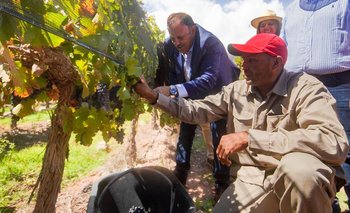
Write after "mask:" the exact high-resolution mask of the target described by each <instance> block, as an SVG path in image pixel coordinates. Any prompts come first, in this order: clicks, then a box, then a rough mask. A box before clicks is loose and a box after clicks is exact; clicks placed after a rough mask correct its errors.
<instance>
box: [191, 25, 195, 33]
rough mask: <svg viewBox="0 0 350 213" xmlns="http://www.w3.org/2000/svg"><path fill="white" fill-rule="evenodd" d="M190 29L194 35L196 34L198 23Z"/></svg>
mask: <svg viewBox="0 0 350 213" xmlns="http://www.w3.org/2000/svg"><path fill="white" fill-rule="evenodd" d="M190 30H191V34H192V35H194V34H196V25H193V26H191V27H190Z"/></svg>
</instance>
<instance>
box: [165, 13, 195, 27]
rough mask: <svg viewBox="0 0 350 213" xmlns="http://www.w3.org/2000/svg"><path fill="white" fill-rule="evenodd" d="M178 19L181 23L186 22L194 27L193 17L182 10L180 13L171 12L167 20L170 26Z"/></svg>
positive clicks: (185, 23)
mask: <svg viewBox="0 0 350 213" xmlns="http://www.w3.org/2000/svg"><path fill="white" fill-rule="evenodd" d="M176 21H180V23H181V24H184V25H186V26H189V27H192V26H193V25H194V22H193V19H192V17H191V16H190V15H188V14H186V13H181V12H180V13H173V14H170V16H169V17H168V20H167V25H168V27H170V26H171V25H172V24H174V23H175V22H176Z"/></svg>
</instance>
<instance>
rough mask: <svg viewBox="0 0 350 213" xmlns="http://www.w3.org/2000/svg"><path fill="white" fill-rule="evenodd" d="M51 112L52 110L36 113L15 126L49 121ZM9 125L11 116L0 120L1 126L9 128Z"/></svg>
mask: <svg viewBox="0 0 350 213" xmlns="http://www.w3.org/2000/svg"><path fill="white" fill-rule="evenodd" d="M51 112H52V110H42V111H39V112H36V113H35V114H31V115H28V116H25V117H23V118H21V119H19V120H18V122H17V124H24V123H35V122H40V121H47V120H50V114H51ZM10 124H11V116H7V117H3V118H1V119H0V125H1V126H5V125H6V126H10Z"/></svg>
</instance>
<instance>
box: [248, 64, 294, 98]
mask: <svg viewBox="0 0 350 213" xmlns="http://www.w3.org/2000/svg"><path fill="white" fill-rule="evenodd" d="M290 75H291V73H290V72H286V71H285V70H284V69H283V70H282V72H281V75H280V76H279V78H278V80H277V82H276V84H275V86H274V87H273V88H272V90H271V91H270V92H269V93H268V94H267V95H268V96H270V95H271V94H272V93H274V94H276V95H279V96H285V97H286V96H287V93H288V83H287V82H288V80H289V79H290ZM257 92H258V91H257V90H256V88H255V87H252V86H248V87H247V96H250V95H252V94H257Z"/></svg>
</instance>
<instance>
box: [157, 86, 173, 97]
mask: <svg viewBox="0 0 350 213" xmlns="http://www.w3.org/2000/svg"><path fill="white" fill-rule="evenodd" d="M169 89H170V87H169V86H161V87H157V88H155V89H154V91H155V92H157V93H160V94H163V95H165V96H170V93H169Z"/></svg>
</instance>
